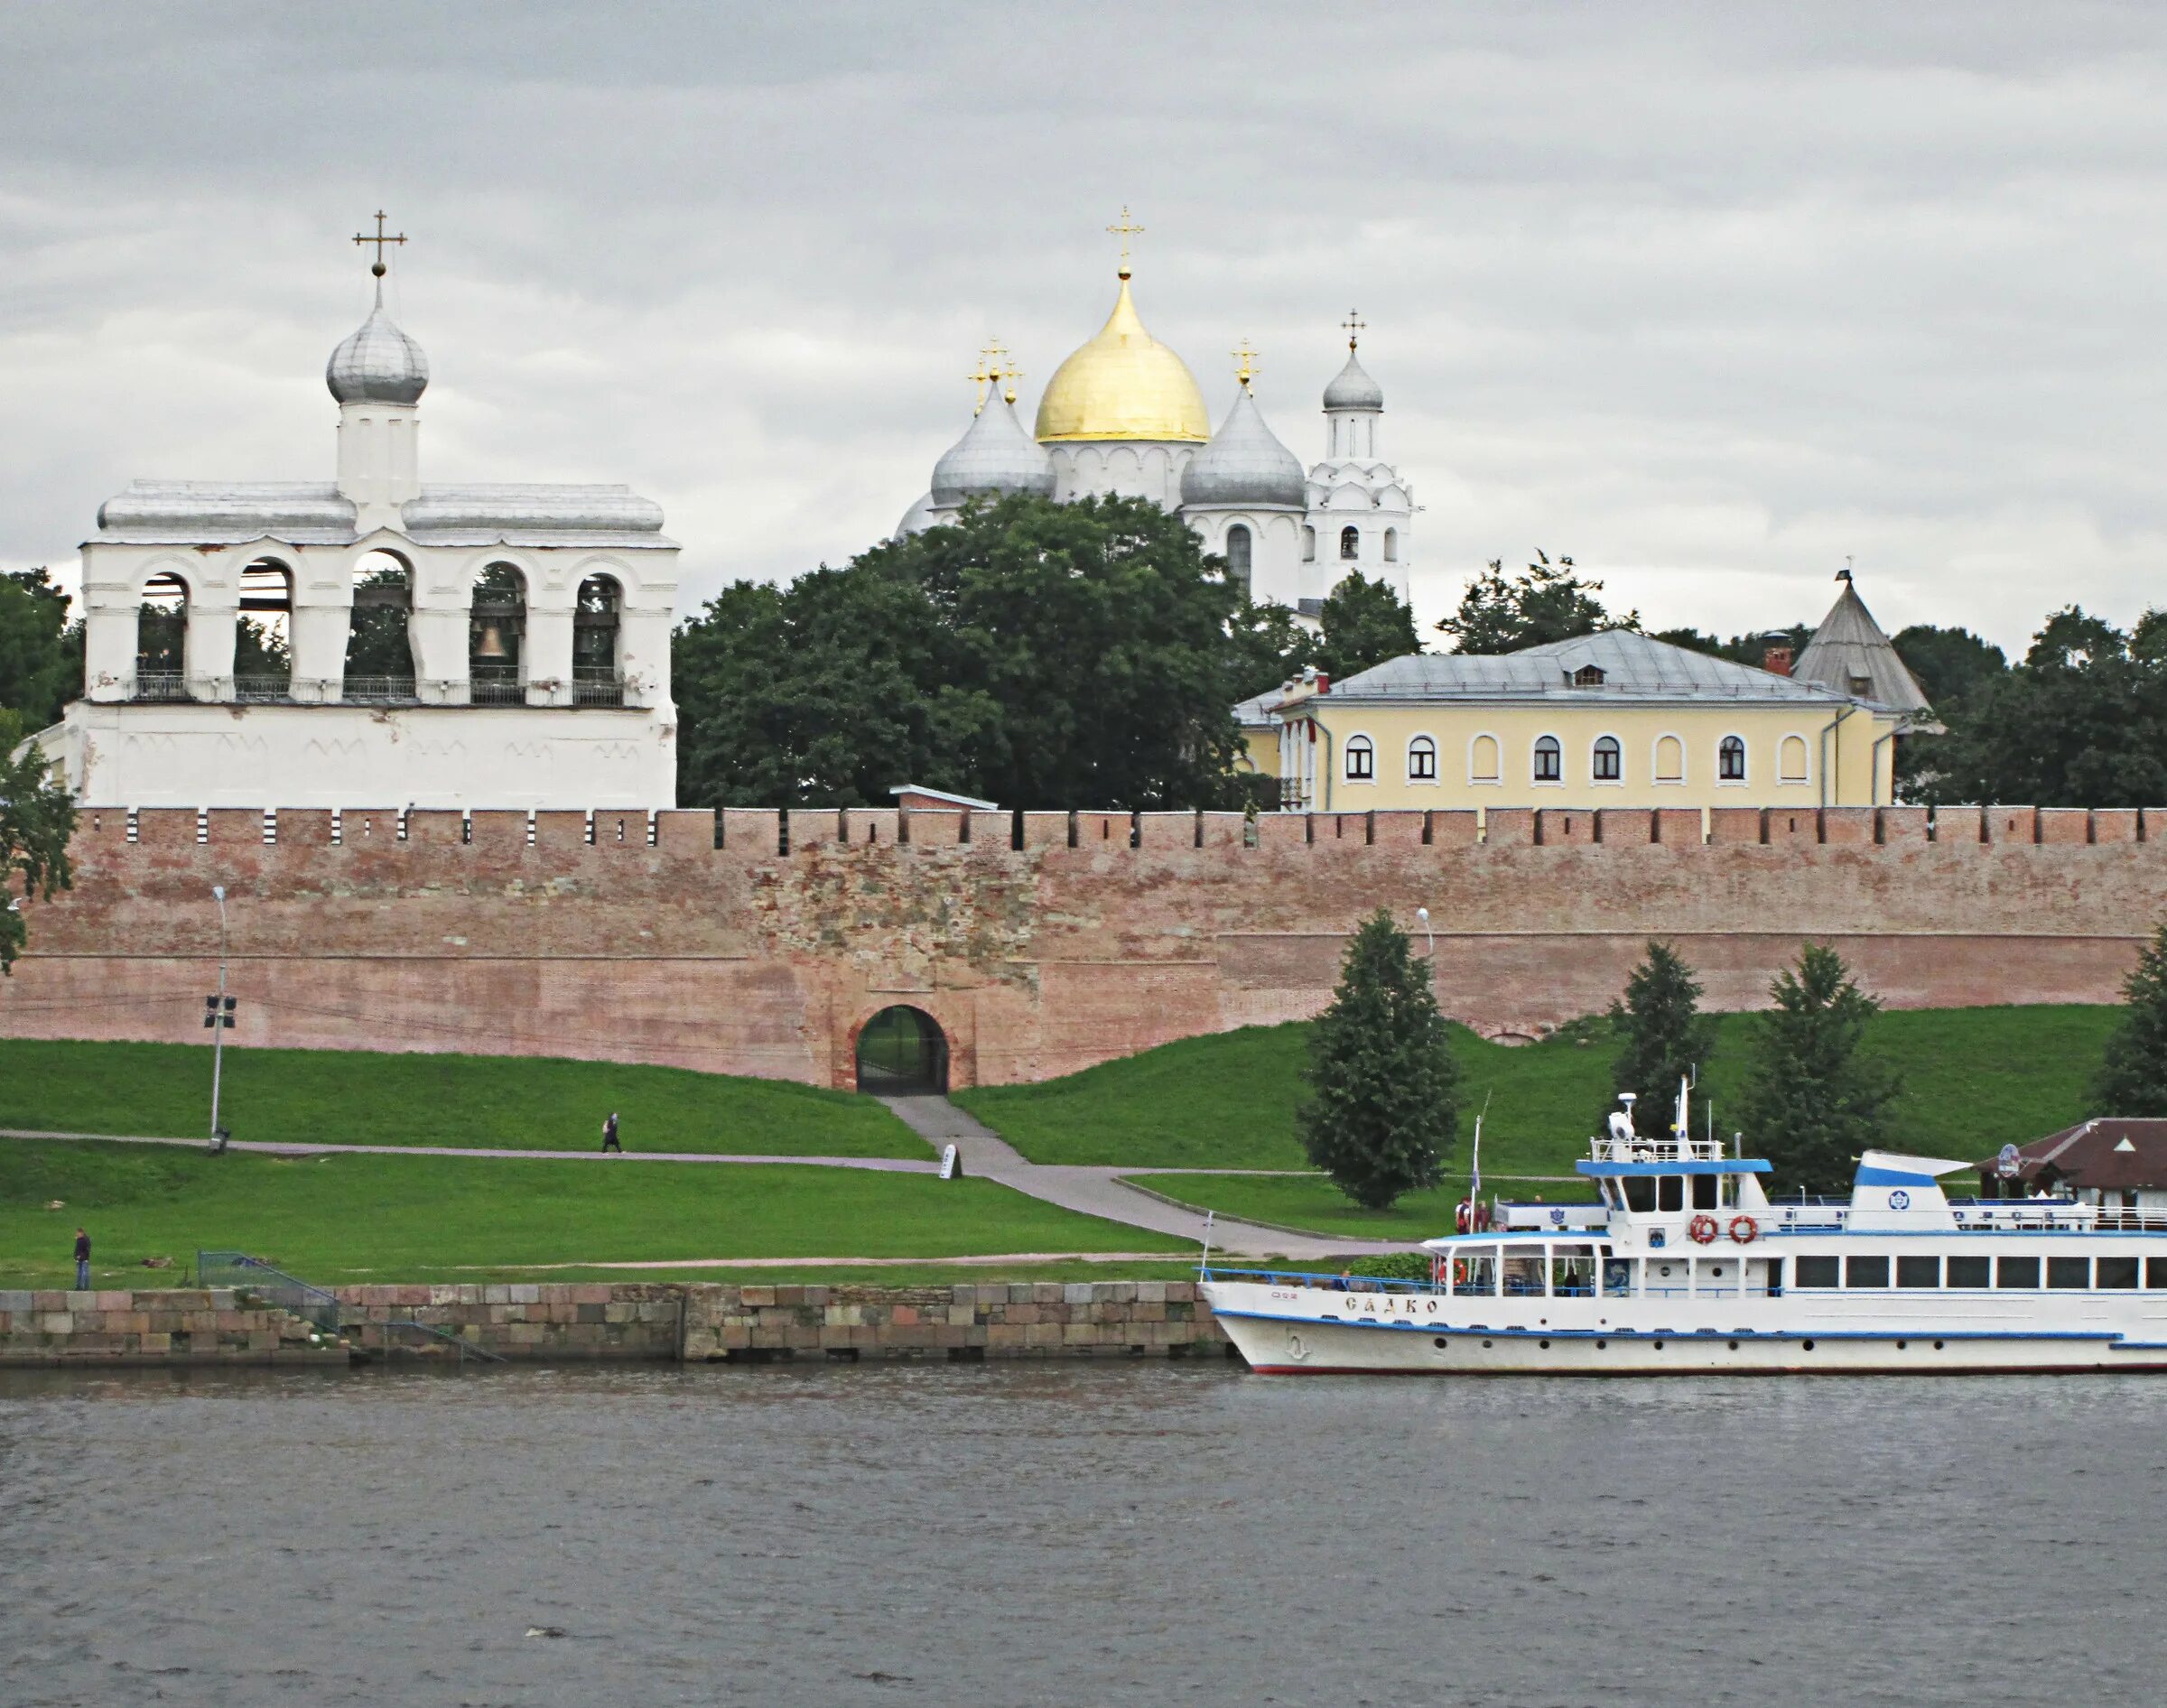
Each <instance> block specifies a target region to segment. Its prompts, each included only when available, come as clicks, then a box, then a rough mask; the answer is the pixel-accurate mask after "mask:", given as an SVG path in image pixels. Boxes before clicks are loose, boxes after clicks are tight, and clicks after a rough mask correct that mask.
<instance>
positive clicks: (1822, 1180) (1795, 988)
mask: <svg viewBox="0 0 2167 1708" xmlns="http://www.w3.org/2000/svg"><path fill="white" fill-rule="evenodd" d="M1769 994H1770V996H1772V997H1773V998H1775V1007H1773V1008H1772V1009H1771V1010H1770V1011H1769V1012H1768V1013H1767V1014H1765V1015H1763V1016H1761V1023H1760V1027H1759V1034H1760V1035H1759V1038H1758V1048H1757V1050H1756V1052H1755V1054H1754V1059H1753V1069H1752V1072H1751V1073H1750V1075H1749V1077H1748V1079H1747V1081H1746V1093H1745V1128H1744V1130H1745V1132H1746V1133H1747V1135H1748V1136H1749V1137H1751V1139H1752V1140H1753V1145H1754V1146H1755V1147H1756V1148H1758V1149H1759V1150H1760V1152H1761V1154H1762V1156H1766V1157H1767V1158H1768V1159H1769V1161H1770V1162H1771V1163H1772V1164H1773V1165H1775V1171H1776V1174H1777V1176H1778V1177H1779V1178H1780V1179H1781V1180H1782V1181H1784V1182H1786V1183H1788V1184H1792V1185H1797V1186H1802V1187H1804V1188H1805V1189H1806V1190H1808V1191H1809V1192H1841V1191H1846V1190H1848V1188H1849V1186H1850V1184H1851V1179H1852V1174H1853V1166H1852V1165H1853V1163H1854V1161H1855V1159H1856V1157H1857V1156H1858V1154H1859V1153H1860V1152H1861V1151H1864V1150H1866V1149H1869V1148H1872V1147H1874V1146H1879V1145H1881V1144H1882V1143H1883V1136H1884V1134H1885V1133H1886V1131H1887V1128H1888V1122H1889V1111H1890V1106H1891V1105H1892V1104H1893V1102H1894V1101H1895V1099H1896V1096H1897V1093H1898V1092H1899V1091H1901V1090H1902V1085H1901V1084H1900V1082H1899V1081H1898V1080H1897V1077H1896V1074H1895V1072H1893V1070H1892V1069H1891V1068H1890V1067H1889V1066H1888V1065H1887V1063H1883V1062H1880V1061H1876V1060H1875V1059H1874V1058H1873V1057H1871V1056H1866V1055H1862V1054H1859V1048H1858V1045H1859V1040H1860V1039H1861V1038H1862V1037H1863V1036H1864V1035H1865V1028H1866V1022H1867V1021H1868V1020H1869V1019H1871V1018H1872V1017H1873V1016H1874V1014H1875V1013H1877V1012H1878V1011H1879V1009H1880V1007H1881V1005H1880V1004H1879V1003H1878V1002H1876V1001H1875V1000H1874V998H1872V997H1869V996H1868V995H1866V993H1865V991H1863V990H1861V989H1859V988H1858V986H1857V985H1856V984H1855V982H1854V981H1853V979H1852V978H1851V973H1850V970H1849V969H1848V968H1847V967H1846V966H1845V965H1844V962H1843V958H1842V957H1841V956H1840V955H1838V954H1837V952H1836V951H1835V950H1833V949H1830V948H1828V946H1827V945H1826V944H1823V943H1809V944H1807V945H1806V948H1805V951H1804V952H1802V953H1801V954H1800V956H1799V964H1798V966H1797V967H1796V968H1795V969H1794V968H1789V967H1787V968H1785V969H1784V970H1783V971H1782V972H1781V974H1780V975H1779V976H1778V977H1777V979H1776V981H1775V983H1774V984H1773V985H1772V986H1771V987H1770V989H1769Z"/></svg>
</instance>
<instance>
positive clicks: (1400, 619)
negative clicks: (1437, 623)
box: [1315, 571, 1422, 676]
mask: <svg viewBox="0 0 2167 1708" xmlns="http://www.w3.org/2000/svg"><path fill="white" fill-rule="evenodd" d="M1317 620H1318V623H1319V624H1320V626H1321V627H1323V630H1324V634H1323V636H1322V637H1321V644H1320V645H1318V647H1317V649H1316V661H1315V662H1316V667H1317V668H1318V669H1319V670H1323V671H1328V672H1329V673H1331V674H1332V675H1334V676H1352V675H1353V674H1354V673H1355V672H1357V671H1362V670H1367V669H1369V667H1370V666H1371V665H1372V664H1383V663H1384V662H1385V661H1386V660H1387V659H1391V658H1404V657H1406V656H1407V654H1409V653H1418V652H1420V651H1421V650H1422V642H1421V640H1420V638H1419V637H1418V636H1417V635H1416V633H1415V612H1414V608H1413V607H1412V606H1410V605H1409V604H1407V603H1406V602H1405V601H1404V600H1402V599H1400V596H1399V594H1397V593H1395V592H1393V591H1392V588H1391V583H1390V582H1389V581H1387V580H1384V579H1383V578H1382V577H1379V578H1378V579H1377V580H1374V581H1372V580H1369V579H1368V578H1367V577H1366V576H1364V575H1363V574H1362V573H1361V571H1356V572H1355V573H1353V575H1350V576H1348V577H1347V578H1346V579H1345V580H1343V581H1341V582H1340V584H1339V585H1338V586H1337V587H1335V588H1334V589H1332V591H1331V592H1330V593H1329V594H1327V595H1326V596H1325V604H1324V609H1323V610H1321V611H1320V612H1319V613H1318V614H1317Z"/></svg>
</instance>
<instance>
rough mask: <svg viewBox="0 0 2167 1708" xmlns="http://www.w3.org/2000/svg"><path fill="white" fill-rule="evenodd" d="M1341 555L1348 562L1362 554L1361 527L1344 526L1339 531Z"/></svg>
mask: <svg viewBox="0 0 2167 1708" xmlns="http://www.w3.org/2000/svg"><path fill="white" fill-rule="evenodd" d="M1339 555H1340V557H1341V559H1342V560H1343V561H1344V562H1353V560H1354V559H1356V558H1358V557H1360V556H1361V555H1362V530H1361V529H1360V528H1342V529H1341V530H1340V531H1339Z"/></svg>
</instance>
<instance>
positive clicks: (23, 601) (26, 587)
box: [0, 569, 83, 729]
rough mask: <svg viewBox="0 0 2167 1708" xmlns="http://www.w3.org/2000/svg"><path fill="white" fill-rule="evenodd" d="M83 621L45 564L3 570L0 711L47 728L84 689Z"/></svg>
mask: <svg viewBox="0 0 2167 1708" xmlns="http://www.w3.org/2000/svg"><path fill="white" fill-rule="evenodd" d="M82 681H83V626H82V625H81V624H80V623H70V622H69V620H68V595H67V594H66V593H64V592H62V591H61V590H60V587H59V586H58V585H57V584H56V583H55V582H54V581H53V580H52V577H51V575H50V574H49V573H48V572H47V571H44V570H42V569H35V570H7V571H0V711H13V712H15V713H18V714H19V715H20V717H21V719H22V721H23V725H24V726H25V727H26V728H28V729H43V728H44V727H45V726H46V725H47V724H49V723H51V722H53V721H54V720H55V719H58V718H59V717H60V708H61V707H62V706H64V705H66V704H67V703H68V701H70V700H72V699H74V698H75V697H76V695H77V694H78V693H79V692H80V691H81V687H82Z"/></svg>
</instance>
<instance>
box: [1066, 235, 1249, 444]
mask: <svg viewBox="0 0 2167 1708" xmlns="http://www.w3.org/2000/svg"><path fill="white" fill-rule="evenodd" d="M1037 434H1038V438H1039V440H1040V441H1041V442H1042V443H1045V442H1051V441H1055V440H1058V439H1175V440H1183V439H1186V440H1193V441H1195V442H1196V443H1198V444H1202V443H1203V442H1204V441H1205V440H1207V439H1209V438H1210V437H1211V436H1212V421H1211V416H1210V415H1209V414H1208V413H1206V412H1205V410H1204V394H1203V393H1202V392H1200V391H1198V390H1197V389H1196V378H1195V375H1193V374H1191V373H1190V372H1189V370H1188V366H1187V364H1186V363H1185V362H1184V361H1183V360H1182V359H1181V357H1178V356H1177V355H1175V354H1174V352H1173V351H1172V350H1170V349H1168V348H1167V347H1166V346H1165V345H1164V344H1161V343H1160V342H1159V341H1158V339H1155V338H1153V337H1152V336H1151V334H1150V333H1149V332H1147V331H1145V330H1144V323H1143V322H1142V321H1141V320H1138V319H1137V318H1136V304H1135V303H1133V302H1130V300H1129V274H1128V273H1127V272H1126V271H1124V272H1123V273H1122V274H1121V295H1120V296H1119V297H1117V298H1116V299H1115V300H1114V304H1113V312H1112V313H1111V314H1110V315H1108V316H1107V317H1106V324H1105V325H1104V326H1102V327H1101V328H1100V329H1099V331H1098V336H1097V337H1095V338H1093V339H1092V340H1091V342H1089V343H1088V344H1085V345H1084V346H1083V348H1080V349H1078V350H1077V351H1076V352H1075V353H1074V355H1072V356H1071V357H1069V358H1068V360H1066V361H1065V362H1064V363H1062V364H1061V366H1060V367H1057V368H1056V369H1055V370H1054V376H1053V378H1052V379H1051V380H1049V381H1048V382H1047V383H1046V395H1044V396H1043V397H1041V398H1040V399H1039V400H1038V425H1037Z"/></svg>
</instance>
